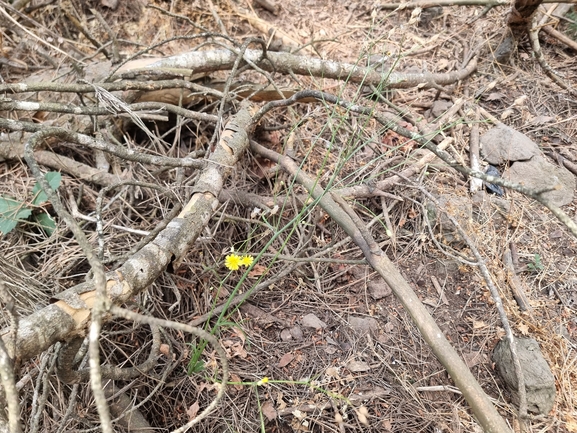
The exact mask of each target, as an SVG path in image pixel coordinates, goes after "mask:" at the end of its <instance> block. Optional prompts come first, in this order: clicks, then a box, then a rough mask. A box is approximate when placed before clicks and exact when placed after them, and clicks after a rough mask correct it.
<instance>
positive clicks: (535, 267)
mask: <svg viewBox="0 0 577 433" xmlns="http://www.w3.org/2000/svg"><path fill="white" fill-rule="evenodd" d="M527 269H529V270H530V271H531V272H540V271H542V270H543V269H545V266H544V265H543V262H542V261H541V255H540V254H535V255H534V256H533V261H532V262H530V263H527Z"/></svg>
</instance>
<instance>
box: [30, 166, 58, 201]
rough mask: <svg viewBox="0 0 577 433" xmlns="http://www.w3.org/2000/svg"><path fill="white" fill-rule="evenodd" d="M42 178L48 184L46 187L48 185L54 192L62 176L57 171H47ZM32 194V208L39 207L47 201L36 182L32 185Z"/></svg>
mask: <svg viewBox="0 0 577 433" xmlns="http://www.w3.org/2000/svg"><path fill="white" fill-rule="evenodd" d="M44 178H45V179H46V182H48V185H50V188H52V189H53V190H54V191H56V190H57V189H58V187H59V186H60V182H61V181H62V175H61V174H60V173H59V172H57V171H49V172H48V173H46V174H45V175H44ZM32 194H34V199H32V204H33V205H34V206H39V205H41V204H42V203H44V202H45V201H46V200H48V196H47V195H46V193H45V192H44V191H42V188H41V187H40V184H39V183H38V182H36V185H34V188H33V189H32Z"/></svg>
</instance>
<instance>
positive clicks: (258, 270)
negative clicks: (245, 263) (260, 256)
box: [248, 265, 267, 278]
mask: <svg viewBox="0 0 577 433" xmlns="http://www.w3.org/2000/svg"><path fill="white" fill-rule="evenodd" d="M266 271H267V268H266V267H265V266H263V265H254V267H253V268H252V271H250V272H249V273H248V276H249V278H257V277H260V276H262V275H264V274H266Z"/></svg>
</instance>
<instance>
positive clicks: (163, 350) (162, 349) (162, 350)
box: [158, 343, 170, 356]
mask: <svg viewBox="0 0 577 433" xmlns="http://www.w3.org/2000/svg"><path fill="white" fill-rule="evenodd" d="M158 351H159V352H160V353H162V354H163V355H164V356H168V355H169V354H170V347H169V346H168V344H164V343H163V344H161V345H160V348H159V349H158Z"/></svg>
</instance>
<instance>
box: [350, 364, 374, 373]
mask: <svg viewBox="0 0 577 433" xmlns="http://www.w3.org/2000/svg"><path fill="white" fill-rule="evenodd" d="M370 369H371V367H369V364H367V363H366V362H364V361H350V362H348V363H347V370H349V371H350V372H351V373H360V372H363V371H369V370H370Z"/></svg>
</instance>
